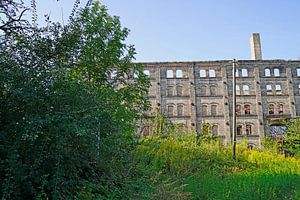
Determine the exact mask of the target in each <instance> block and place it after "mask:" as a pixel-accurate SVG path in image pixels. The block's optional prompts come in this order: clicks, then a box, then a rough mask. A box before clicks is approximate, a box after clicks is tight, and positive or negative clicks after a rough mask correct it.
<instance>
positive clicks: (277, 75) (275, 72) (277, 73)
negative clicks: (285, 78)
mask: <svg viewBox="0 0 300 200" xmlns="http://www.w3.org/2000/svg"><path fill="white" fill-rule="evenodd" d="M274 76H276V77H279V76H280V72H279V69H277V68H275V69H274Z"/></svg>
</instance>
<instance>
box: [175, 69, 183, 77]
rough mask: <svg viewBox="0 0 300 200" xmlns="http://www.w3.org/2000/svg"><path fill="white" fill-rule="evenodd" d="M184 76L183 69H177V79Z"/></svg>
mask: <svg viewBox="0 0 300 200" xmlns="http://www.w3.org/2000/svg"><path fill="white" fill-rule="evenodd" d="M182 77H183V75H182V70H181V69H177V70H176V78H182Z"/></svg>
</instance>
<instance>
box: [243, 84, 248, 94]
mask: <svg viewBox="0 0 300 200" xmlns="http://www.w3.org/2000/svg"><path fill="white" fill-rule="evenodd" d="M243 94H244V95H249V94H250V89H249V85H243Z"/></svg>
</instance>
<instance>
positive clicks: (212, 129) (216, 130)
mask: <svg viewBox="0 0 300 200" xmlns="http://www.w3.org/2000/svg"><path fill="white" fill-rule="evenodd" d="M211 133H212V134H214V135H218V125H216V124H214V125H213V126H212V128H211Z"/></svg>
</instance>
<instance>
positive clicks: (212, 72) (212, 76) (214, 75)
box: [209, 69, 216, 78]
mask: <svg viewBox="0 0 300 200" xmlns="http://www.w3.org/2000/svg"><path fill="white" fill-rule="evenodd" d="M209 77H211V78H214V77H216V71H215V70H214V69H210V70H209Z"/></svg>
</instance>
